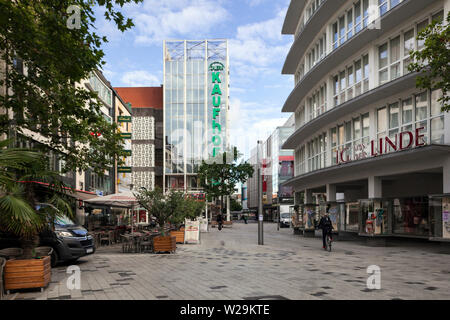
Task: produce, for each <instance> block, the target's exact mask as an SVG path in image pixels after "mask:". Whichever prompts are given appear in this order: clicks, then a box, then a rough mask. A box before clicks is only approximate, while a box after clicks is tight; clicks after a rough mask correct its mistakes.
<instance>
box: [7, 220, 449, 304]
mask: <svg viewBox="0 0 450 320" xmlns="http://www.w3.org/2000/svg"><path fill="white" fill-rule="evenodd" d="M264 232H265V233H264V242H265V244H264V246H258V245H257V225H256V224H255V223H249V224H247V225H245V224H241V223H235V224H233V227H232V228H224V229H222V231H218V230H217V228H214V229H212V230H211V232H209V233H202V234H201V244H200V245H192V244H189V245H188V244H185V245H178V248H177V251H176V253H175V254H148V253H146V254H123V253H121V252H120V247H119V246H115V247H110V248H105V247H103V248H100V249H99V250H98V251H97V252H96V253H95V254H94V255H90V256H87V257H84V258H82V259H80V260H79V261H78V263H77V265H78V266H79V267H80V269H81V290H69V289H67V286H66V281H67V278H68V277H69V274H67V273H66V268H67V266H59V267H57V268H54V269H52V280H51V283H50V285H49V286H48V287H47V289H46V290H45V291H44V292H43V293H41V292H38V291H36V290H34V291H29V292H20V293H17V292H16V293H11V294H10V295H8V296H7V299H16V300H17V299H36V300H42V299H43V300H45V299H85V300H105V299H125V300H127V299H183V300H184V299H192V300H211V299H212V300H216V299H226V300H228V299H250V300H256V299H302V300H315V299H330V300H334V299H388V300H389V299H450V290H449V288H450V255H449V254H448V252H447V253H445V251H444V252H443V251H442V247H440V246H439V245H438V244H427V245H425V244H421V245H419V244H415V245H402V246H395V247H368V246H364V245H361V244H360V243H355V242H349V241H336V242H334V244H333V251H332V252H326V251H323V249H322V247H321V239H319V238H303V237H300V236H297V235H293V234H292V229H280V230H279V231H277V229H276V225H275V224H265V226H264ZM369 265H377V266H379V267H380V268H381V289H380V290H369V289H367V286H366V281H367V278H368V276H369V275H368V274H367V273H366V269H367V267H368V266H369Z"/></svg>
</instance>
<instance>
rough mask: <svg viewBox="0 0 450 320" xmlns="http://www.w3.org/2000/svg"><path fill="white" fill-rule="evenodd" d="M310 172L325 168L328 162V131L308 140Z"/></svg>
mask: <svg viewBox="0 0 450 320" xmlns="http://www.w3.org/2000/svg"><path fill="white" fill-rule="evenodd" d="M307 145H308V169H309V172H311V171H315V170H319V169H322V168H325V166H326V163H327V161H326V160H327V157H326V154H327V135H326V133H324V134H322V135H320V136H318V137H317V138H315V139H313V140H312V141H310V142H308V144H307Z"/></svg>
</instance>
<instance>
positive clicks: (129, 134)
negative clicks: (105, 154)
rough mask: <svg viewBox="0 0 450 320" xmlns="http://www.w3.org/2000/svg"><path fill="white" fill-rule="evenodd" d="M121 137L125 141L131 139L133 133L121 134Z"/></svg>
mask: <svg viewBox="0 0 450 320" xmlns="http://www.w3.org/2000/svg"><path fill="white" fill-rule="evenodd" d="M120 137H121V138H123V139H131V133H121V134H120Z"/></svg>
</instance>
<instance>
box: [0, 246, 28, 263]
mask: <svg viewBox="0 0 450 320" xmlns="http://www.w3.org/2000/svg"><path fill="white" fill-rule="evenodd" d="M21 255H23V249H22V248H6V249H2V250H0V257H3V258H5V259H7V260H8V259H15V258H17V257H20V256H21Z"/></svg>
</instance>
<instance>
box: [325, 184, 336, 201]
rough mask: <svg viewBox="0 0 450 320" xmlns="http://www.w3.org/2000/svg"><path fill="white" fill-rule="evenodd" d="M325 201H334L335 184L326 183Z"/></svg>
mask: <svg viewBox="0 0 450 320" xmlns="http://www.w3.org/2000/svg"><path fill="white" fill-rule="evenodd" d="M327 202H336V185H335V184H327Z"/></svg>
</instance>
